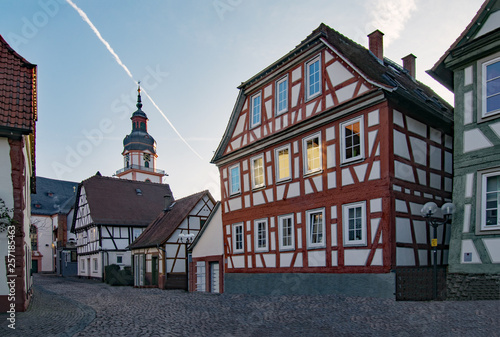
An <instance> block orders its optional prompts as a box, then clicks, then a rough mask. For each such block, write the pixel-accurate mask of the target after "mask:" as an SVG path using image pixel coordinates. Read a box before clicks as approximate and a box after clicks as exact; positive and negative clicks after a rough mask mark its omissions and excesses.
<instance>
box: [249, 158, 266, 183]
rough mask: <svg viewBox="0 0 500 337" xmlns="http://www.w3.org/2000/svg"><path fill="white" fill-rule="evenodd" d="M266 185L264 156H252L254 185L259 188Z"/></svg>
mask: <svg viewBox="0 0 500 337" xmlns="http://www.w3.org/2000/svg"><path fill="white" fill-rule="evenodd" d="M264 185H265V176H264V156H263V155H260V156H258V157H254V158H252V187H253V188H259V187H263V186H264Z"/></svg>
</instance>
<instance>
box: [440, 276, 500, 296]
mask: <svg viewBox="0 0 500 337" xmlns="http://www.w3.org/2000/svg"><path fill="white" fill-rule="evenodd" d="M446 283H447V296H446V299H447V300H455V301H477V300H500V274H448V277H447V280H446Z"/></svg>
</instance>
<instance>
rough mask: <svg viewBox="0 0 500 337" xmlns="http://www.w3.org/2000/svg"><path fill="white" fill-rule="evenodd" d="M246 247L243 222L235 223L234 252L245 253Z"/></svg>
mask: <svg viewBox="0 0 500 337" xmlns="http://www.w3.org/2000/svg"><path fill="white" fill-rule="evenodd" d="M244 249H245V246H244V242H243V224H242V223H239V224H234V225H233V253H235V254H236V253H243V251H244Z"/></svg>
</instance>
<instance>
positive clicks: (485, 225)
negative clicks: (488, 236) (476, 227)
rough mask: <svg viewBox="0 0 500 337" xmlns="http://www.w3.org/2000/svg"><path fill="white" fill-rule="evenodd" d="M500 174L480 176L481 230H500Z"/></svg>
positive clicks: (493, 173) (492, 173)
mask: <svg viewBox="0 0 500 337" xmlns="http://www.w3.org/2000/svg"><path fill="white" fill-rule="evenodd" d="M499 208H500V172H498V171H497V172H491V173H486V174H483V175H482V201H481V230H492V229H500V218H499V216H500V214H499Z"/></svg>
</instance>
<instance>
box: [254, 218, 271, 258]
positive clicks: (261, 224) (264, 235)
mask: <svg viewBox="0 0 500 337" xmlns="http://www.w3.org/2000/svg"><path fill="white" fill-rule="evenodd" d="M254 233H255V251H256V252H262V251H267V250H268V248H267V243H268V241H269V240H268V231H267V219H260V220H255V232H254Z"/></svg>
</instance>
